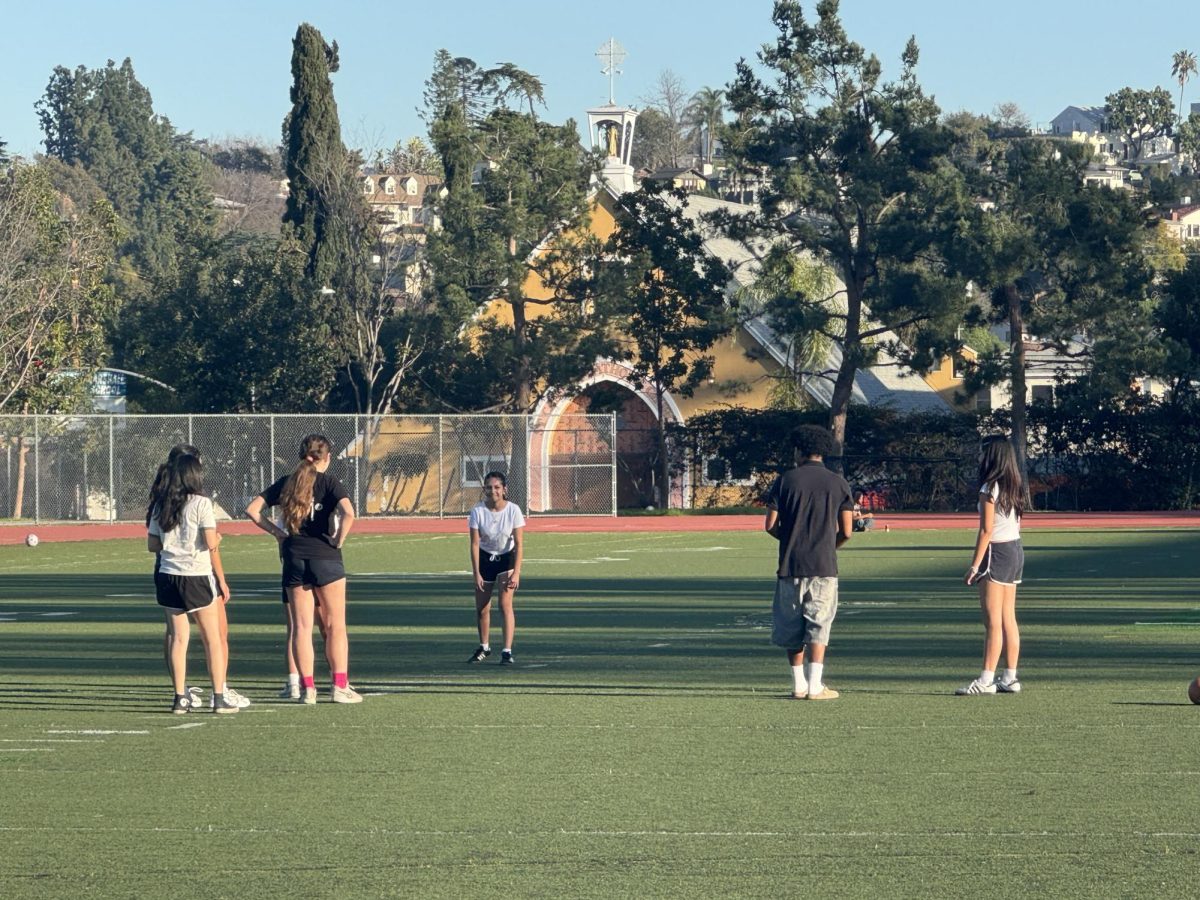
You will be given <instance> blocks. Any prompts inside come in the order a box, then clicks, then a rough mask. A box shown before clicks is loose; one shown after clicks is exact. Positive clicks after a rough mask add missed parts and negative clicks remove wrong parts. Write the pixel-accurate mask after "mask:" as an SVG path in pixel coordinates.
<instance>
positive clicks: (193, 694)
mask: <svg viewBox="0 0 1200 900" xmlns="http://www.w3.org/2000/svg"><path fill="white" fill-rule="evenodd" d="M184 456H194V457H195V458H196V459H197V460H200V451H199V450H198V449H196V447H195V446H193V445H192V444H176V445H175V446H174V447H172V448H171V452H170V453H168V454H167V460H166V462H164V463H162V464H161V465H159V467H158V471H157V472H155V473H154V483H153V484H151V485H150V496H149V498H148V499H147V503H146V527H147V528H149V527H150V521H151V519H153V518H154V515H155V510H157V509H158V508H159V507H160V506H161V505H162V501H163V498H164V497H165V496H166V494H167V490H168V489H169V488H170V486H171V477H172V474H173V472H174V467H175V465H176V463H177V462H178V461H179V460H180V459H181V458H182V457H184ZM200 461H201V463H202V464H203V460H200ZM217 543H218V545H219V544H220V535H217ZM210 556H211V558H212V567H213V572H214V574H215V576H216V579H217V585H218V586H219V587H220V588H221V596H220V597H218V603H217V604H216V607H217V624H218V627H219V629H220V634H221V644H222V646H223V647H224V648H225V659H226V660H228V659H229V616H228V610H227V609H226V606H227V604H228V603H229V597H230V594H229V587H228V585H227V584H226V581H225V571H224V569H223V568H222V566H221V548H220V546H217V547H213V548H212V550H211V551H210ZM161 563H162V554H157V555H156V556H155V560H154V574H155V576H157V575H158V571H159V566H160V565H161ZM171 642H172V634H171V622H170V620H168V621H167V631H166V634H165V635H164V637H163V658H164V659H165V660H166V663H167V673H168V674H171V671H172V662H171ZM185 693H186V694H187V696H188V698H189V700H190V701H191V705H192V708H193V709H198V708H199V707H200V705H201V703H202V702H203V699H204V698H203V694H202V692H201V690H200V688H198V687H196V686H195V685H187V686H186V690H185ZM217 693H223V694H224V695H225V696H226V697H227V698H229V699H230V700H232V701H233V702H234V703H236V704H237V706H238V708H239V709H245V708H246V707H247V706H249V705H250V698H249V697H246V696H244V695H243V694H241V693H239V692H238V691H235V690H234V689H233V688H231V687H230V686H229V685H228V684H226V685H224V688H223V689H222V690H220V691H218V692H217ZM216 703H217V701H216V694H213V695H211V696H210V698H209V706H210V707H211V708H213V709H215V708H216Z"/></svg>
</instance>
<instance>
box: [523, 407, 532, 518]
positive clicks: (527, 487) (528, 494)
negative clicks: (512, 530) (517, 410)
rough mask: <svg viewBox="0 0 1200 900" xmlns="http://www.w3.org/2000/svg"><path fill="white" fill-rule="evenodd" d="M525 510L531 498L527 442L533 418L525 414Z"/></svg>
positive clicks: (528, 442) (530, 466) (529, 444)
mask: <svg viewBox="0 0 1200 900" xmlns="http://www.w3.org/2000/svg"><path fill="white" fill-rule="evenodd" d="M523 418H524V420H525V509H527V510H528V509H529V500H530V498H531V497H533V460H532V459H530V458H529V451H530V449H531V447H532V442H531V441H530V440H529V432H530V430H531V429H532V427H533V416H531V415H530V414H529V413H525V415H524V416H523Z"/></svg>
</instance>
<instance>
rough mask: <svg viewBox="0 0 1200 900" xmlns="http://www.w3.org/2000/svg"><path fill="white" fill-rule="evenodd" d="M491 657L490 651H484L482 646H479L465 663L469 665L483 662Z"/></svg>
mask: <svg viewBox="0 0 1200 900" xmlns="http://www.w3.org/2000/svg"><path fill="white" fill-rule="evenodd" d="M491 655H492V651H491V650H485V649H484V647H483V644H480V645H479V648H478V649H477V650H476V651H475V652H474V653H472V654H471V658H470V659H468V660H467V662H469V663H477V662H483V661H484V660H485V659H487V658H488V657H489V656H491Z"/></svg>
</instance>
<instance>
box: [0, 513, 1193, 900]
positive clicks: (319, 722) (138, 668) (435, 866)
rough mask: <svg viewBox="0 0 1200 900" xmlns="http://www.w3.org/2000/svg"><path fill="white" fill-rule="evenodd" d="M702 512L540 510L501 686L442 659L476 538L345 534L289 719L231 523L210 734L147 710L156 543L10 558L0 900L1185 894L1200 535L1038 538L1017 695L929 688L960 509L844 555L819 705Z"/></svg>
mask: <svg viewBox="0 0 1200 900" xmlns="http://www.w3.org/2000/svg"><path fill="white" fill-rule="evenodd" d="M724 518H725V517H704V518H703V519H702V520H700V521H703V523H704V526H705V527H708V525H709V523H712V524H713V525H721V524H723V525H724V526H725V527H724V528H721V529H719V530H713V531H690V532H680V531H666V530H664V531H650V530H642V531H634V532H622V531H596V530H591V531H570V530H567V529H566V528H562V529H550V528H545V529H543V528H541V527H540V525H541V520H533V521H532V522H531V523H530V533H529V537H528V542H529V543H528V551H527V556H528V559H527V562H526V565H525V569H524V578H523V582H522V587H521V590H520V591H519V593H518V616H519V626H518V642H517V649H518V665H516V666H514V667H511V669H501V668H500V667H499V666H497V665H493V664H487V665H483V666H476V667H468V666H466V665H465V664H464V662H465V659H466V657H467V655H468V654H469V653H470V650H471V649H472V648H473V646H474V631H473V628H472V610H471V600H470V591H469V584H468V577H467V574H466V573H467V571H468V569H467V553H466V549H467V548H466V539H465V537H464V536H463V535H462V534H461V533H460V532H461V529H462V528H463V527H465V526H464V525H463V522H462V521H461V520H457V521H452V522H451V523H449V524H450V525H452V526H453V530H452V532H448V533H441V534H437V533H435V534H429V533H374V534H372V533H362V532H356V534H355V535H353V536H352V538H351V541H350V543H349V544H348V545H347V551H346V561H347V566H348V568H349V570H350V573H351V580H350V626H351V679H352V680H353V682H354V683H355V684H356V685H357V686H358V687H359V688H360V690H363V691H364V692H365V693H366V694H367V695H368V696H367V700H366V702H365V703H363V704H362V705H361V706H357V707H340V706H334V705H332V704H329V703H326V702H322V703H320V704H319V705H318V706H316V707H307V708H305V707H302V706H299V705H297V704H292V703H285V702H282V701H279V700H278V699H276V698H275V697H274V693H275V692H276V691H277V689H278V687H279V685H280V683H281V680H282V677H281V671H282V662H281V652H282V626H281V614H280V603H279V600H278V568H277V559H276V554H275V547H274V542H273V541H271V540H270V539H269V538H267V537H265V536H242V535H238V534H233V535H232V536H231V537H229V538H228V541H227V544H226V545H225V557H226V563H225V564H226V568H227V571H228V573H229V579H230V584H231V587H232V589H233V599H232V600H231V605H230V620H231V623H232V624H231V629H232V633H231V645H232V648H233V659H232V665H231V669H230V683H231V684H233V685H234V686H235V687H237V688H238V689H239V690H242V691H243V692H245V693H246V694H248V695H249V696H251V697H252V698H254V700H255V703H254V705H253V706H251V707H250V708H249V709H247V710H244V711H243V712H242V713H240V714H239V715H237V716H229V717H219V716H211V715H203V714H193V715H189V716H186V717H174V716H170V715H167V714H166V709H167V706H168V705H169V701H170V689H169V686H168V683H167V680H166V676H165V674H164V672H163V671H162V669H163V666H162V659H161V638H162V624H161V616H160V615H159V613H158V611H157V608H156V607H155V605H154V600H153V596H152V590H153V589H152V586H151V583H150V578H149V571H150V568H151V558H150V556H149V554H147V553H146V551H145V549H144V540H143V539H141V538H134V537H130V538H110V539H108V540H102V541H92V542H86V543H80V542H60V541H58V540H55V539H46V540H43V542H42V544H41V545H40V546H38V547H37V548H32V549H31V548H26V547H24V546H11V545H6V546H0V771H2V779H3V781H2V783H3V786H4V787H3V790H2V792H0V830H2V831H3V833H4V838H5V846H6V852H5V853H4V854H3V855H2V856H0V896H4V897H61V896H68V895H72V896H75V895H81V894H92V895H96V896H105V897H110V896H128V897H134V896H136V897H174V896H178V897H218V896H242V897H246V896H255V897H257V896H285V895H291V896H336V897H343V896H344V897H362V896H411V897H428V896H446V897H451V896H464V895H467V894H472V895H477V894H480V893H493V892H494V893H500V894H508V895H512V896H520V897H526V896H546V897H550V896H554V897H563V896H639V897H641V896H688V895H698V894H707V895H717V896H792V895H797V894H801V895H813V896H826V897H840V896H846V897H868V896H869V897H935V896H937V897H957V896H976V895H978V894H980V893H986V894H987V895H989V896H998V897H1027V896H1039V897H1046V896H1057V897H1089V896H1101V895H1104V896H1111V895H1116V896H1130V897H1134V896H1137V897H1141V896H1146V897H1150V896H1153V897H1195V896H1198V895H1200V850H1198V848H1200V813H1197V810H1198V809H1200V777H1198V776H1200V758H1198V754H1197V751H1196V749H1195V747H1196V740H1197V737H1200V730H1198V729H1200V709H1198V708H1196V707H1194V706H1192V705H1191V704H1190V703H1188V701H1187V698H1186V696H1185V688H1186V685H1187V682H1188V681H1189V680H1190V679H1191V678H1192V677H1193V676H1194V675H1196V674H1197V673H1200V599H1198V597H1200V592H1198V591H1200V553H1197V550H1198V549H1200V531H1198V530H1197V529H1196V527H1195V524H1196V523H1195V520H1194V519H1193V520H1187V519H1178V518H1175V519H1173V520H1172V521H1171V522H1170V523H1154V526H1155V527H1151V525H1150V524H1149V523H1148V522H1147V521H1145V520H1141V521H1138V522H1137V524H1136V525H1134V524H1132V523H1126V524H1124V525H1121V524H1120V523H1117V524H1116V527H1109V528H1104V527H1099V523H1098V522H1097V521H1096V520H1091V521H1089V520H1086V519H1085V520H1080V521H1076V522H1075V523H1074V524H1066V525H1056V526H1050V527H1046V528H1039V527H1037V526H1038V525H1041V524H1046V520H1041V521H1038V520H1035V518H1034V517H1033V516H1031V518H1030V520H1029V522H1028V523H1027V524H1028V526H1030V527H1029V530H1028V531H1027V534H1026V546H1027V549H1028V564H1027V569H1026V583H1025V584H1024V585H1023V586H1022V589H1021V593H1020V598H1019V607H1020V613H1021V621H1022V626H1023V637H1024V650H1023V654H1022V669H1021V671H1022V681H1023V682H1024V683H1025V688H1026V689H1025V692H1024V693H1023V694H1021V695H1019V696H995V697H971V698H962V697H954V696H952V693H951V692H952V691H953V689H954V687H955V686H957V685H958V684H960V683H962V681H963V680H964V679H966V678H968V677H970V676H971V675H972V674H973V673H974V672H975V671H977V669H978V654H979V645H980V640H981V629H980V627H979V624H978V610H977V605H976V600H975V597H974V594H973V592H972V591H970V590H969V589H967V588H964V587H963V586H962V584H961V582H960V580H959V579H960V578H961V575H962V571H963V568H964V566H965V563H966V557H967V554H968V552H969V544H970V541H971V528H970V523H971V520H972V519H973V517H966V519H965V520H963V521H962V522H961V523H958V522H956V523H953V524H955V525H958V527H943V528H936V529H931V530H925V529H918V528H917V526H913V527H896V528H894V529H893V530H892V531H891V532H889V533H883V532H879V531H876V532H872V533H869V534H866V535H856V536H855V539H854V540H853V541H852V542H851V543H850V545H849V546H848V547H847V548H846V549H845V550H844V551H843V553H842V555H841V570H842V611H841V613H840V614H839V618H838V622H837V624H836V626H835V631H834V635H833V639H832V641H831V644H830V651H829V660H828V670H827V676H828V681H829V683H830V684H831V685H833V686H834V687H836V688H837V689H838V690H840V691H842V698H841V699H840V700H838V701H837V702H835V703H829V704H810V703H804V702H795V701H791V700H788V699H785V698H786V697H787V695H788V693H789V689H790V683H789V675H788V671H787V667H786V663H785V662H784V660H783V658H782V654H781V653H780V652H778V651H777V650H775V649H774V648H772V647H771V646H770V645H769V642H768V641H769V621H770V596H771V588H772V580H773V579H772V575H773V563H774V553H775V545H774V542H773V541H771V540H770V539H769V538H767V537H766V536H764V535H762V534H761V533H759V532H758V531H757V530H755V529H756V528H757V527H760V526H761V520H759V519H757V517H752V518H753V521H752V522H748V524H747V526H746V527H745V528H740V529H739V528H730V525H733V524H736V525H738V526H740V525H741V523H740V522H739V523H730V522H727V521H725V522H723V519H724ZM617 521H622V520H617ZM632 521H636V522H639V523H647V522H649V523H659V522H663V521H673V522H679V521H680V520H678V519H673V520H658V519H649V520H632ZM881 521H882V520H881ZM893 521H894V522H895V523H896V524H897V525H899V523H900V520H898V519H897V520H893ZM925 521H926V523H927V524H928V522H929V520H925ZM610 522H612V520H600V521H598V522H594V523H593V528H595V527H603V526H605V525H606V524H608V523H610ZM362 524H364V525H365V524H368V523H365V522H364V523H362ZM1166 524H1170V525H1174V526H1176V527H1163V526H1164V525H1166ZM648 527H657V526H656V525H650V526H648ZM10 530H13V529H0V532H7V531H10ZM28 530H29V528H28V526H25V527H24V529H23V530H20V536H22V537H23V535H24V533H25V531H28ZM42 530H43V529H42V528H41V527H40V526H39V529H38V531H39V533H42ZM223 530H229V529H223ZM364 531H365V529H364ZM196 644H197V646H195V647H194V650H193V654H192V661H191V665H192V669H191V671H192V672H193V676H192V680H193V681H197V682H201V683H202V678H201V677H200V676H201V675H202V665H203V664H202V657H201V655H200V652H199V646H198V641H196ZM323 678H324V673H323V672H322V667H321V666H320V665H318V680H319V682H320V681H322V680H323ZM323 700H324V698H323Z"/></svg>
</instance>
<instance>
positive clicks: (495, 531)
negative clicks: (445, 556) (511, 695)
mask: <svg viewBox="0 0 1200 900" xmlns="http://www.w3.org/2000/svg"><path fill="white" fill-rule="evenodd" d="M507 488H508V482H507V481H506V480H505V478H504V474H503V473H502V472H488V473H487V475H485V476H484V478H483V500H482V501H481V502H479V503H477V504H475V506H474V508H472V510H471V513H470V515H469V516H468V517H467V527H468V528H469V529H470V532H471V571H472V572H473V574H474V576H475V619H476V625H477V626H478V628H479V648H478V649H477V650H476V651H475V652H474V653H472V654H471V658H470V659H468V660H467V662H469V663H477V662H483V661H484V659H486V658H487V657H489V656H491V655H492V648H491V645H490V644H489V643H488V636H489V632H490V631H491V617H492V616H491V614H492V591H493V590H494V589H495V588H496V587H497V586H499V588H500V612H501V614H502V615H503V616H504V647H503V649H502V650H501V651H500V665H502V666H511V665H512V664H513V653H512V645H513V632H514V631H515V630H516V627H517V617H516V615H515V614H514V613H513V594H514V593H515V592H516V590H517V588H518V587H519V586H520V583H521V560H522V558H523V556H524V550H525V515H524V514H523V513H522V512H521V507H519V506H517V504H515V503H513V502H512V501H511V500H509V499H508V490H507Z"/></svg>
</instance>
